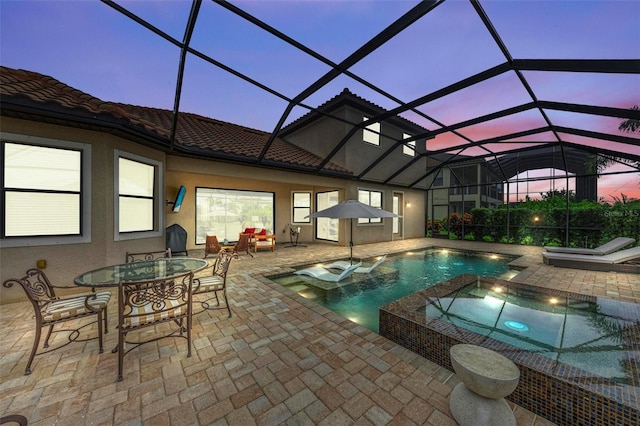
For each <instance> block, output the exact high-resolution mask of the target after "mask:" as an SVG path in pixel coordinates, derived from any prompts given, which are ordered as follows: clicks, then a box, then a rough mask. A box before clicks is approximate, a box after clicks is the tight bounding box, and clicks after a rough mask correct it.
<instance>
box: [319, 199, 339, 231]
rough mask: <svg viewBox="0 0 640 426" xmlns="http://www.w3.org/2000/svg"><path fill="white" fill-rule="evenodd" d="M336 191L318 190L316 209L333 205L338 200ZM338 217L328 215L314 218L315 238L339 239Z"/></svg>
mask: <svg viewBox="0 0 640 426" xmlns="http://www.w3.org/2000/svg"><path fill="white" fill-rule="evenodd" d="M339 196H340V194H339V193H338V191H327V192H318V193H317V194H316V209H317V210H316V211H321V210H324V209H328V208H329V207H333V206H335V205H336V204H338V202H339V198H338V197H339ZM339 230H340V219H330V218H328V217H318V218H316V239H318V240H327V241H335V242H338V240H339V239H340V232H339Z"/></svg>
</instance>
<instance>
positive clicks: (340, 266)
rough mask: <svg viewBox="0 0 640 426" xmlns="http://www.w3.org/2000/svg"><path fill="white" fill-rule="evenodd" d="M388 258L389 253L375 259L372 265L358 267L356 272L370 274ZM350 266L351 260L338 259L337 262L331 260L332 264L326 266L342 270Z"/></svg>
mask: <svg viewBox="0 0 640 426" xmlns="http://www.w3.org/2000/svg"><path fill="white" fill-rule="evenodd" d="M386 258H387V255H386V254H385V255H384V256H380V258H379V259H378V260H377V261H375V262H374V263H373V264H372V265H371V266H369V267H366V268H365V267H364V266H361V267H359V268H357V269H356V270H355V271H354V272H355V273H356V274H368V273H370V272H371V271H373V270H374V269H376V268H377V267H378V265H380V264H381V263H382V262H384V260H385V259H386ZM349 266H351V262H349V261H347V260H336V261H335V262H331V263H330V264H328V265H326V266H325V268H327V269H340V270H343V271H344V270H345V269H347V268H348V267H349Z"/></svg>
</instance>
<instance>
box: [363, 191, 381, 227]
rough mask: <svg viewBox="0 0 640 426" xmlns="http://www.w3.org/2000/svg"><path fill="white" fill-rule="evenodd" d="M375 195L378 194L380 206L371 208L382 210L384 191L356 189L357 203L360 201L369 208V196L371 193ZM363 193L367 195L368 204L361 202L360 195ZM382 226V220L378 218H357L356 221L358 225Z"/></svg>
mask: <svg viewBox="0 0 640 426" xmlns="http://www.w3.org/2000/svg"><path fill="white" fill-rule="evenodd" d="M374 192H375V193H376V194H380V205H379V206H375V205H374V206H373V207H377V208H380V209H384V191H380V190H377V189H367V188H358V201H360V202H361V203H364V204H367V205H369V206H371V205H372V204H371V194H372V193H374ZM364 193H367V194H368V197H367V198H368V199H369V201H368V202H365V201H362V195H363V194H364ZM380 224H382V218H380V217H372V218H359V219H358V225H380Z"/></svg>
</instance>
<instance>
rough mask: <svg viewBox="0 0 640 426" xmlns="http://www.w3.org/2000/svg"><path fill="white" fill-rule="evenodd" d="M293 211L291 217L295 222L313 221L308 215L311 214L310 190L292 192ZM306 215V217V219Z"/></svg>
mask: <svg viewBox="0 0 640 426" xmlns="http://www.w3.org/2000/svg"><path fill="white" fill-rule="evenodd" d="M292 197H293V199H292V206H293V211H292V213H291V217H292V218H293V220H292V222H293V223H311V218H310V217H307V216H309V215H310V214H311V193H310V192H294V193H293V194H292ZM305 217H306V219H305Z"/></svg>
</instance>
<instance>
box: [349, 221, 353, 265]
mask: <svg viewBox="0 0 640 426" xmlns="http://www.w3.org/2000/svg"><path fill="white" fill-rule="evenodd" d="M350 221H351V231H350V233H349V234H350V240H349V250H350V254H349V264H350V265H353V218H352V219H350Z"/></svg>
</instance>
